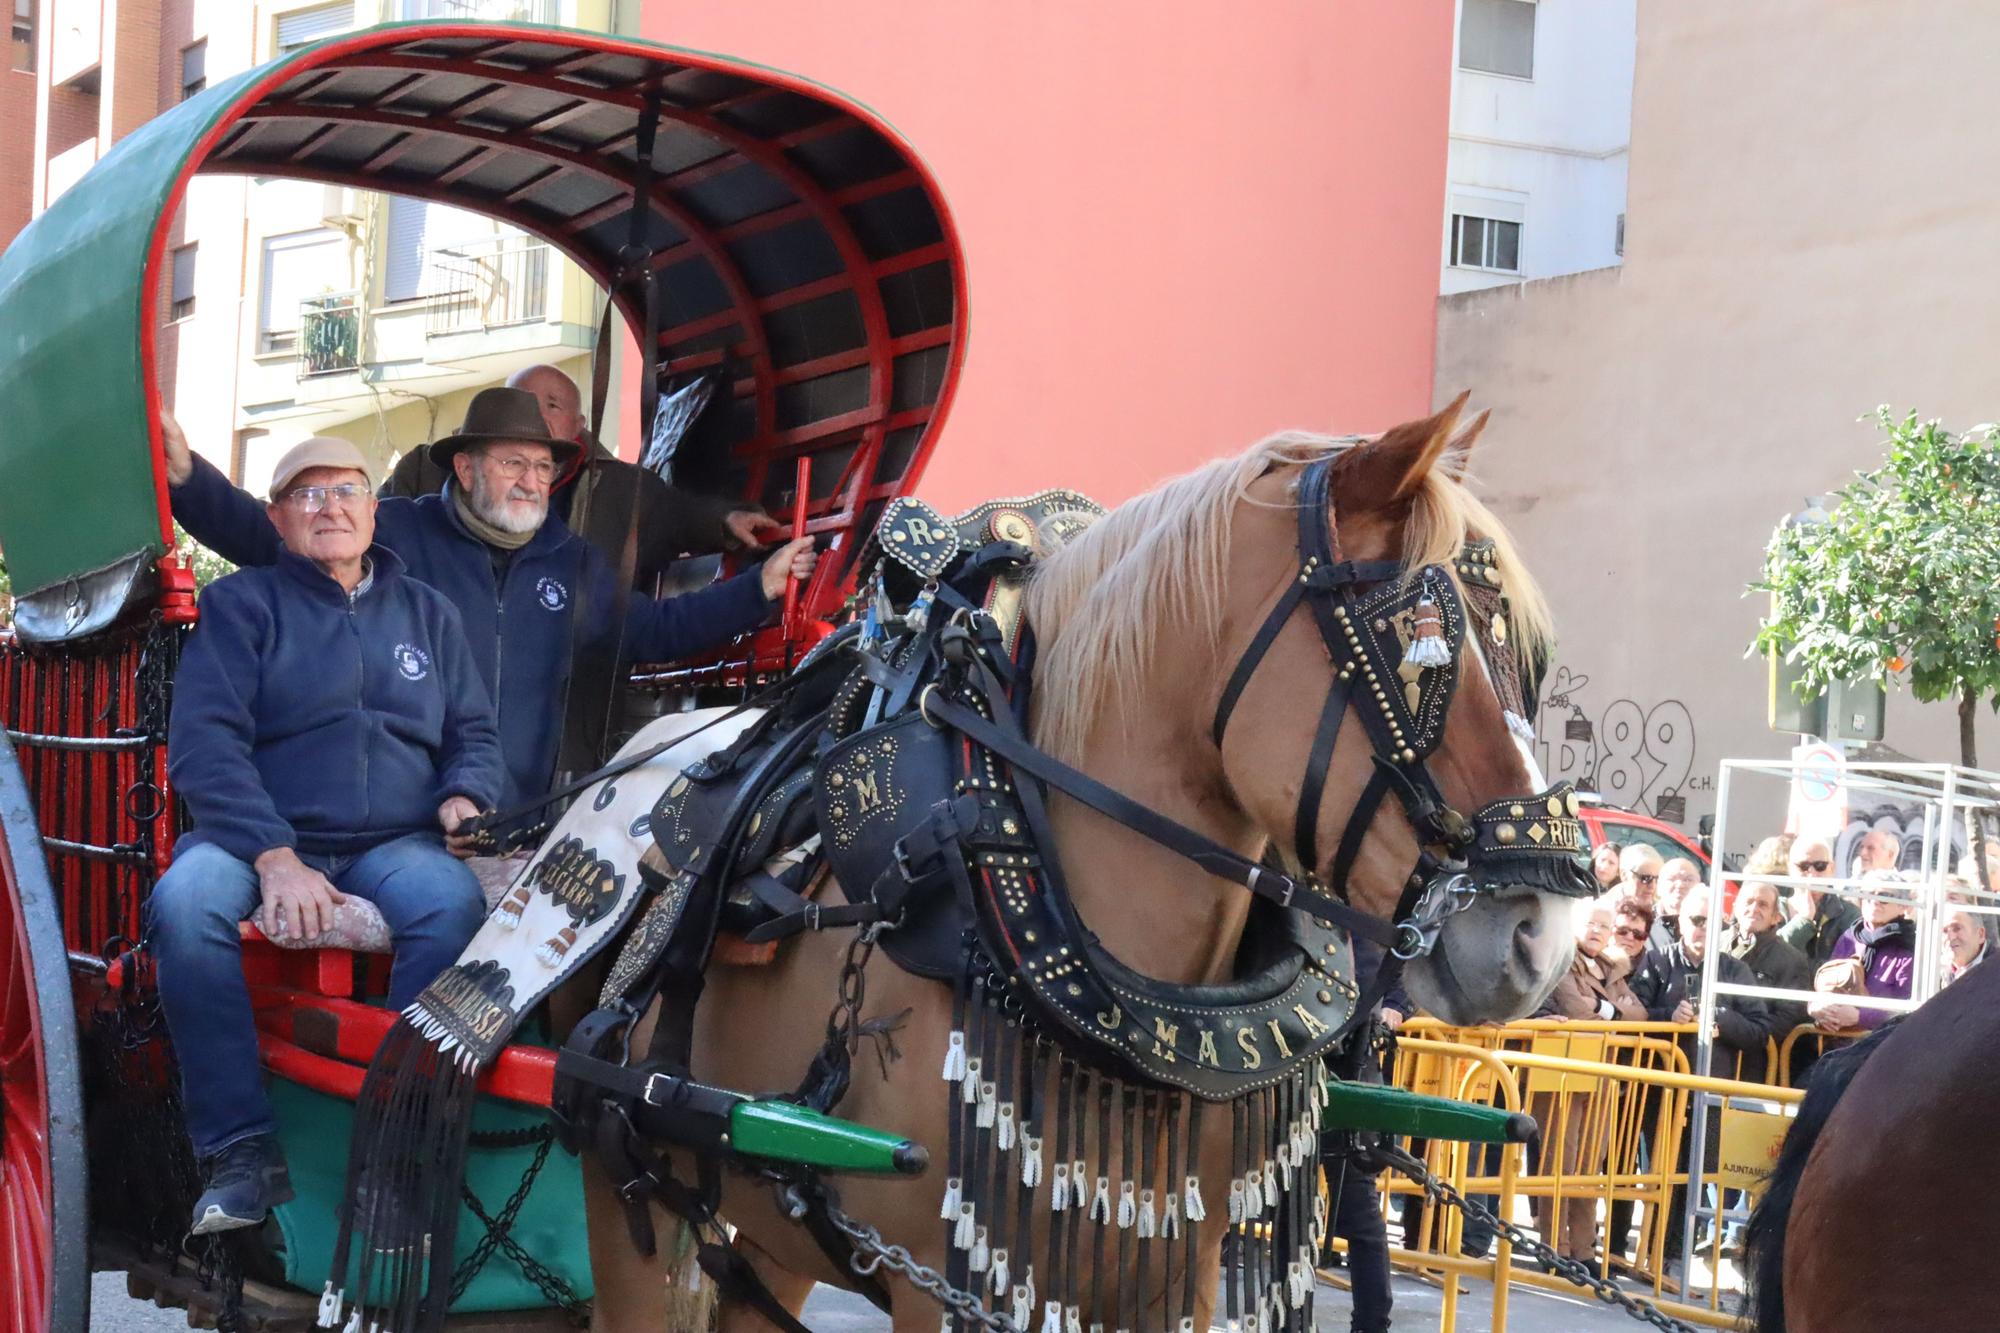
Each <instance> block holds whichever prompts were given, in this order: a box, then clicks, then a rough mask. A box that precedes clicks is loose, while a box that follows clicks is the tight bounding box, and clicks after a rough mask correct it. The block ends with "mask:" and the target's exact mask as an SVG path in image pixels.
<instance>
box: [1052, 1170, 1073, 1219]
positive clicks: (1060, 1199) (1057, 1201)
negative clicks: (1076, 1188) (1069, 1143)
mask: <svg viewBox="0 0 2000 1333" xmlns="http://www.w3.org/2000/svg"><path fill="white" fill-rule="evenodd" d="M1067 1207H1069V1163H1067V1162H1057V1163H1056V1178H1055V1183H1054V1184H1052V1185H1050V1186H1049V1211H1050V1212H1052V1213H1059V1212H1061V1211H1062V1210H1063V1209H1065V1208H1067Z"/></svg>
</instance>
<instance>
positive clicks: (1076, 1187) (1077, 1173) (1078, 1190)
mask: <svg viewBox="0 0 2000 1333" xmlns="http://www.w3.org/2000/svg"><path fill="white" fill-rule="evenodd" d="M1089 1179H1090V1175H1089V1173H1088V1172H1086V1171H1085V1170H1084V1169H1083V1159H1082V1158H1081V1157H1079V1158H1077V1159H1076V1160H1075V1161H1074V1162H1071V1163H1070V1164H1069V1188H1070V1193H1071V1196H1072V1197H1073V1198H1075V1200H1076V1206H1077V1207H1079V1208H1081V1207H1083V1192H1084V1190H1085V1189H1086V1188H1087V1186H1086V1185H1085V1184H1084V1182H1085V1181H1087V1180H1089Z"/></svg>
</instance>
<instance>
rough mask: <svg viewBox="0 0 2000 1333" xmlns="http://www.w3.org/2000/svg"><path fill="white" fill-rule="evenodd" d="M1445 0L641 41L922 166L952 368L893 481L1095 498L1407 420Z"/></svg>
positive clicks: (960, 18)
mask: <svg viewBox="0 0 2000 1333" xmlns="http://www.w3.org/2000/svg"><path fill="white" fill-rule="evenodd" d="M1451 15H1452V6H1451V5H1450V4H1448V3H1446V2H1445V0H1425V2H1424V3H1413V2H1412V0H1340V2H1339V3H1337V4H1336V3H1332V0H1259V3H1258V4H1256V5H1254V6H1222V5H1199V6H1198V5H1196V4H1194V3H1193V0H1171V2H1170V3H1165V4H1162V3H1160V0H1084V2H1081V3H1079V0H1005V3H999V2H993V3H988V2H985V0H979V2H971V3H962V2H957V0H953V2H950V3H910V0H839V2H838V3H827V0H754V2H753V0H674V2H671V3H670V2H668V0H649V3H647V4H646V6H645V9H644V13H643V18H642V22H641V27H642V32H643V35H644V36H646V37H648V38H651V39H654V40H657V41H663V42H671V43H673V44H675V45H680V46H689V47H695V48H699V49H704V50H712V51H718V52H726V53H728V54H730V55H733V56H737V57H740V58H745V59H749V60H754V61H758V62H761V63H765V64H770V65H775V66H777V67H779V68H781V69H787V70H792V71H794V72H797V73H799V74H803V75H806V76H808V77H811V78H814V79H818V80H820V81H821V82H824V83H827V84H830V85H832V86H833V87H835V88H838V89H841V90H842V91H844V92H846V93H847V94H848V95H850V96H852V97H855V98H858V99H859V100H861V101H863V102H865V103H867V104H868V105H870V106H872V107H873V108H875V109H876V110H877V111H878V112H880V113H881V114H882V115H883V116H884V117H885V118H886V119H888V120H889V122H890V123H892V124H894V125H895V126H896V127H897V128H898V129H899V130H900V131H901V132H902V133H903V134H904V135H905V136H906V137H907V138H908V139H909V141H910V142H911V143H912V144H914V145H915V146H916V148H917V150H918V152H919V153H921V154H922V155H923V156H924V158H925V159H926V161H928V162H929V164H930V166H931V168H932V170H933V171H934V172H935V173H936V175H937V177H938V179H939V181H940V182H941V183H942V185H943V188H944V191H945V195H946V197H947V199H948V200H949V201H950V203H951V207H952V211H953V214H954V216H955V218H956V220H957V223H958V227H959V232H960V235H961V237H962V238H963V241H964V245H965V250H966V265H967V275H968V282H969V285H970V300H969V310H970V330H971V334H970V340H969V344H968V346H969V352H968V357H967V362H966V369H965V375H964V379H963V381H962V383H961V385H960V389H959V394H958V399H957V402H956V404H955V405H954V406H953V408H952V410H951V415H950V418H949V420H948V421H947V423H946V425H945V427H944V434H943V436H942V438H941V441H940V443H939V445H938V451H937V452H936V453H935V454H934V455H933V456H932V459H931V464H930V468H929V471H928V472H927V474H926V476H925V478H924V481H923V483H922V485H921V486H920V488H919V489H920V492H921V493H922V494H923V496H924V497H925V498H926V499H929V500H931V501H932V503H934V504H938V505H940V506H942V507H961V506H964V505H968V504H971V503H974V502H976V501H978V500H982V499H987V498H990V497H992V496H995V495H1002V494H1010V493H1019V492H1022V491H1026V490H1030V489H1037V488H1040V487H1042V486H1057V485H1060V486H1072V487H1075V488H1077V489H1079V490H1082V491H1085V492H1086V493H1089V494H1091V495H1093V496H1095V497H1096V498H1098V499H1100V500H1102V501H1104V502H1106V503H1115V502H1117V501H1119V500H1122V499H1125V498H1126V497H1128V496H1130V495H1131V494H1133V493H1134V492H1136V491H1139V490H1143V489H1146V488H1147V487H1148V486H1150V485H1151V484H1153V483H1154V482H1156V481H1158V480H1160V479H1161V478H1163V477H1166V476H1169V475H1171V474H1173V473H1176V472H1180V471H1184V470H1186V469H1187V468H1189V467H1192V466H1194V465H1196V464H1198V463H1200V462H1202V461H1204V460H1205V459H1208V458H1211V457H1213V456H1215V455H1217V454H1221V453H1230V452H1236V451H1238V450H1240V449H1242V448H1244V447H1246V446H1247V445H1248V444H1250V443H1251V442H1252V441H1253V440H1254V439H1256V438H1258V437H1260V436H1262V435H1264V434H1267V433H1269V432H1270V431H1273V430H1277V429H1280V428H1283V427H1288V426H1298V427H1307V428H1312V429H1319V430H1367V429H1377V428H1380V427H1383V426H1386V425H1390V424H1393V423H1394V422H1395V421H1398V420H1401V419H1404V418H1406V417H1410V416H1415V415H1419V414H1421V413H1423V412H1425V411H1427V410H1428V406H1429V403H1430V398H1431V354H1432V331H1433V317H1434V313H1435V306H1436V298H1437V229H1438V217H1439V211H1440V209H1441V208H1442V207H1443V191H1444V162H1445V141H1446V115H1447V109H1448V101H1449V96H1450V51H1451Z"/></svg>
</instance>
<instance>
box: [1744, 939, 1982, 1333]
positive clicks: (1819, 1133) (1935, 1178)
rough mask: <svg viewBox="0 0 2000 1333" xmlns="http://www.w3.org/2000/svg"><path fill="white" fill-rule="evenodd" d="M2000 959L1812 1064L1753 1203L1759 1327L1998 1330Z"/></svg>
mask: <svg viewBox="0 0 2000 1333" xmlns="http://www.w3.org/2000/svg"><path fill="white" fill-rule="evenodd" d="M1996 1050H2000V968H1991V967H1984V966H1982V967H1977V968H1974V969H1973V970H1972V971H1971V972H1969V973H1967V974H1966V975H1965V977H1964V978H1963V979H1962V980H1959V981H1957V982H1954V983H1953V984H1952V985H1951V986H1950V987H1948V988H1947V989H1945V990H1944V991H1942V992H1940V993H1939V994H1938V995H1936V996H1935V997H1934V998H1932V999H1930V1000H1929V1001H1927V1002H1926V1003H1925V1004H1924V1005H1923V1007H1922V1008H1920V1009H1917V1010H1915V1011H1914V1012H1912V1013H1910V1014H1909V1015H1908V1016H1907V1017H1905V1018H1902V1019H1901V1020H1899V1021H1896V1022H1894V1023H1892V1024H1890V1025H1889V1026H1886V1027H1884V1028H1882V1029H1880V1030H1878V1031H1877V1032H1875V1033H1874V1034H1873V1035H1871V1036H1869V1037H1866V1038H1864V1039H1863V1040H1861V1041H1860V1042H1859V1043H1857V1044H1855V1045H1853V1046H1850V1047H1846V1048H1844V1049H1842V1050H1839V1051H1835V1052H1833V1053H1832V1054H1830V1055H1828V1056H1827V1057H1826V1058H1825V1059H1823V1060H1821V1061H1820V1062H1819V1063H1818V1064H1816V1065H1815V1066H1814V1067H1813V1074H1812V1078H1811V1080H1810V1082H1809V1083H1808V1084H1807V1087H1806V1099H1805V1101H1804V1103H1802V1104H1801V1106H1800V1108H1799V1115H1798V1118H1797V1119H1796V1120H1795V1121H1793V1123H1792V1127H1791V1129H1790V1131H1789V1132H1788V1133H1787V1134H1786V1135H1785V1142H1784V1146H1783V1148H1782V1149H1781V1150H1780V1151H1779V1154H1778V1162H1777V1165H1776V1166H1775V1167H1774V1168H1773V1169H1772V1173H1771V1178H1770V1181H1769V1184H1768V1185H1767V1187H1766V1189H1765V1193H1764V1197H1763V1199H1762V1200H1761V1201H1760V1202H1759V1204H1758V1206H1757V1210H1756V1211H1755V1212H1754V1213H1753V1214H1752V1215H1751V1219H1750V1230H1749V1236H1748V1255H1749V1258H1748V1262H1749V1268H1750V1273H1751V1279H1752V1290H1751V1297H1752V1309H1753V1311H1754V1315H1755V1318H1756V1328H1757V1330H1758V1333H1876V1331H1877V1330H1881V1329H1922V1330H1924V1333H1974V1330H1979V1331H1981V1333H1984V1331H1985V1330H1990V1329H1992V1328H1993V1327H1994V1325H1995V1322H1996V1321H1995V1317H1994V1310H1993V1302H1992V1300H1991V1299H1990V1294H1991V1293H1990V1292H1988V1291H1987V1290H1986V1287H1985V1284H1984V1283H1983V1282H1981V1281H1980V1280H1979V1275H1980V1274H1982V1273H1983V1272H1985V1271H1986V1270H1985V1269H1984V1267H1983V1266H1984V1265H1985V1264H1987V1263H1990V1262H1991V1261H1992V1257H1993V1255H1994V1254H1995V1253H1996V1252H2000V1205H1996V1203H1995V1199H1996V1197H2000V1172H1996V1171H1995V1169H1994V1165H1993V1162H1994V1157H1993V1152H1992V1149H1991V1144H1992V1140H1993V1130H1994V1126H1995V1125H1996V1124H2000V1064H1996V1062H1995V1061H1994V1059H1993V1053H1994V1052H1995V1051H1996Z"/></svg>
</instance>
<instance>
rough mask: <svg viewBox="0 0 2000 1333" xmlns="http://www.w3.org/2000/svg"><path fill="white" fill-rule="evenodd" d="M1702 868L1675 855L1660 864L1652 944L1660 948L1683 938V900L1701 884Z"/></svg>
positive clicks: (1683, 857)
mask: <svg viewBox="0 0 2000 1333" xmlns="http://www.w3.org/2000/svg"><path fill="white" fill-rule="evenodd" d="M1701 882H1702V880H1701V870H1700V868H1699V867H1697V866H1696V865H1695V863H1694V862H1692V861H1690V860H1688V859H1687V858H1686V857H1685V856H1676V857H1675V858H1674V859H1673V860H1671V861H1668V862H1666V863H1665V864H1664V865H1662V866H1661V867H1660V898H1659V901H1658V903H1656V904H1655V913H1656V918H1655V920H1654V922H1653V945H1654V947H1656V948H1657V947H1659V946H1660V945H1661V944H1663V943H1668V942H1671V941H1673V940H1677V939H1679V938H1680V920H1681V917H1680V913H1681V900H1682V899H1683V898H1685V897H1687V894H1688V890H1689V889H1692V888H1694V887H1695V886H1696V885H1697V884H1700V883H1701Z"/></svg>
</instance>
